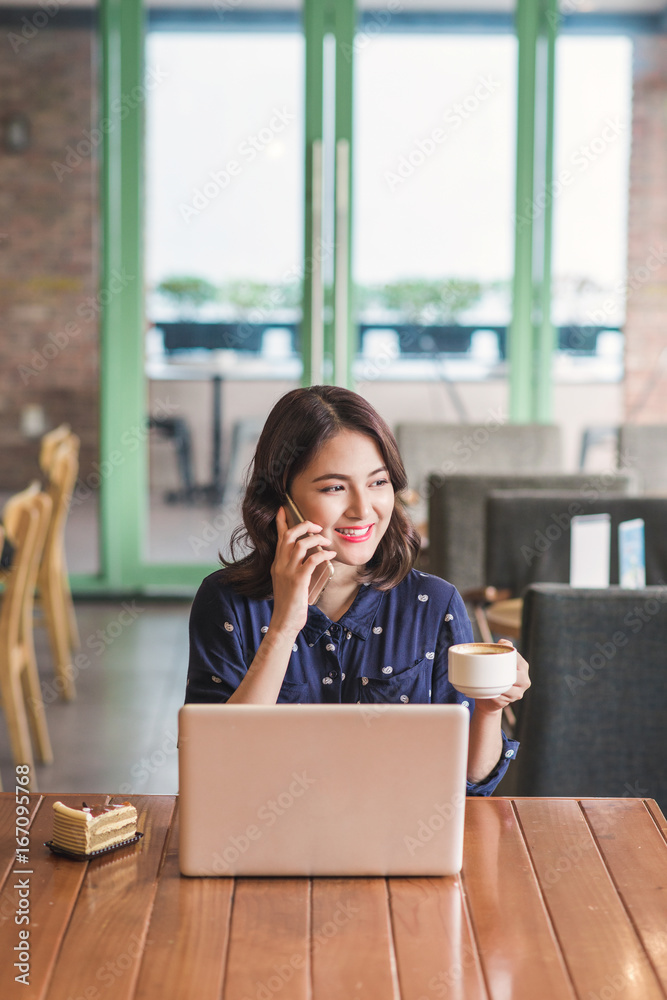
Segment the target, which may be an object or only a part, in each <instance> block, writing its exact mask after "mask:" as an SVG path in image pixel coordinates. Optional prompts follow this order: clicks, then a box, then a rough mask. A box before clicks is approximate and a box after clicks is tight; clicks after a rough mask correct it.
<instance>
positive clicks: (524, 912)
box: [462, 798, 588, 1000]
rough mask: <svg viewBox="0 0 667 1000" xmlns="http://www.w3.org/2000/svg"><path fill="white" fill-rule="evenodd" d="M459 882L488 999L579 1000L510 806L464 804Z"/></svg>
mask: <svg viewBox="0 0 667 1000" xmlns="http://www.w3.org/2000/svg"><path fill="white" fill-rule="evenodd" d="M462 876H463V890H464V893H465V895H466V897H467V898H468V901H469V910H470V914H471V922H472V928H473V933H474V935H475V940H476V944H477V950H478V952H479V955H480V959H481V963H482V968H483V971H484V977H485V981H486V987H487V990H488V993H489V997H490V998H492V1000H507V998H509V997H511V1000H535V998H536V997H539V998H540V1000H574V997H575V993H574V990H573V988H572V984H571V981H570V979H569V976H568V973H567V970H566V967H565V964H564V961H563V956H562V954H561V951H560V948H559V946H558V943H557V941H556V939H555V937H554V934H553V929H552V927H551V922H550V920H549V917H548V914H547V912H546V909H545V907H544V903H543V900H542V896H541V893H540V890H539V887H538V885H537V883H536V881H535V874H534V872H533V868H532V865H531V863H530V858H529V856H528V852H527V849H526V845H525V843H524V840H523V836H522V834H521V830H520V828H519V824H518V823H517V821H516V816H515V814H514V811H513V809H512V803H511V801H510V800H508V799H501V798H497V799H476V798H469V799H468V800H467V802H466V830H465V841H464V846H463V872H462ZM587 1000H588V998H587Z"/></svg>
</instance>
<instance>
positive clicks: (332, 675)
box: [329, 670, 338, 677]
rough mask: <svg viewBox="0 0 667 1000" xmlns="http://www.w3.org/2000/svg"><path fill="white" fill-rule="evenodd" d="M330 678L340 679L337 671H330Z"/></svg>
mask: <svg viewBox="0 0 667 1000" xmlns="http://www.w3.org/2000/svg"><path fill="white" fill-rule="evenodd" d="M329 677H338V671H337V670H330V671H329Z"/></svg>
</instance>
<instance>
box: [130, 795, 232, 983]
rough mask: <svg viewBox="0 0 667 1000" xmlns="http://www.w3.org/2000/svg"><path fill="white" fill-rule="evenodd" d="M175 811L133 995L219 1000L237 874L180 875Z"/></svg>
mask: <svg viewBox="0 0 667 1000" xmlns="http://www.w3.org/2000/svg"><path fill="white" fill-rule="evenodd" d="M177 811H178V810H177V809H176V810H175V813H174V817H173V819H172V823H171V830H170V834H169V843H168V846H167V854H166V858H165V863H164V866H163V869H162V872H161V875H160V881H159V884H158V889H157V893H156V895H155V903H154V906H153V915H152V917H151V922H150V924H149V927H148V934H147V936H146V944H145V947H144V954H143V961H142V964H141V969H140V971H139V980H138V983H137V988H136V990H135V994H134V1000H155V998H156V997H159V998H160V1000H172V998H173V1000H183V998H184V997H190V996H191V997H196V998H197V1000H218V998H219V997H220V996H222V983H223V978H224V972H225V960H226V957H227V945H228V938H229V922H230V916H231V905H232V896H233V892H234V879H231V878H182V877H181V875H180V872H179V868H178V815H177Z"/></svg>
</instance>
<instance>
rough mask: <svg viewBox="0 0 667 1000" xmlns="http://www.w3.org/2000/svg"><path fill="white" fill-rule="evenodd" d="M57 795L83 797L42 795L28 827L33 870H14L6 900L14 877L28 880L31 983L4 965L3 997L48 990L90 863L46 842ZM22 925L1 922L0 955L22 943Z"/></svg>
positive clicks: (67, 799)
mask: <svg viewBox="0 0 667 1000" xmlns="http://www.w3.org/2000/svg"><path fill="white" fill-rule="evenodd" d="M56 799H59V800H60V801H61V802H64V803H65V805H68V806H74V807H79V806H80V805H81V800H82V796H81V795H80V794H77V795H73V794H72V795H59V796H56V795H51V796H48V797H46V798H44V799H42V801H41V804H40V808H39V810H38V812H37V814H36V816H35V817H34V818H33V821H32V824H31V826H30V855H29V857H30V864H29V865H28V866H27V870H30V871H31V874H29V875H23V876H20V875H14V876H13V877H12V878H11V879H9V880H8V882H7V884H6V886H5V890H4V892H3V905H4V901H5V899H7V900H9V899H11V898H12V896H13V898H14V904H16V890H15V889H13V884H14V882H15V881H17V880H19V879H21V881H27V882H28V883H29V892H30V895H29V901H30V910H29V918H30V922H29V924H27V925H25V927H24V928H23V929H27V930H29V932H30V938H29V941H30V948H29V953H30V963H29V964H30V973H29V985H28V986H25V985H23V984H21V983H16V982H15V980H14V974H15V972H16V970H15V969H10V968H9V967H8V966H7V965H3V966H0V996H3V997H14V996H15V997H17V998H18V997H24V998H26V1000H38V998H40V997H42V996H44V995H45V993H46V990H47V986H48V982H49V979H50V977H51V974H52V972H53V968H54V965H55V962H56V960H57V957H58V954H59V951H60V946H61V943H62V939H63V937H64V934H65V931H66V929H67V925H68V923H69V920H70V917H71V914H72V910H73V908H74V905H75V903H76V900H77V896H78V894H79V891H80V888H81V885H82V883H83V879H84V876H85V874H86V869H87V867H88V864H87V863H86V862H81V863H75V862H72V861H69V860H67V859H66V858H63V857H58V856H57V855H55V854H52V853H51V852H50V851H49V849H48V848H47V847H45V846H44V843H45V841H47V840H50V839H51V836H52V834H53V802H54V801H55V800H56ZM98 800H99V797H98ZM93 801H95V800H94V799H93ZM10 894H11V895H10ZM21 926H22V927H23V925H21ZM18 929H19V928H17V926H16V925H15V924H14V922H13V920H12V921H11V922H8V923H7V924H4V925H2V926H0V955H2V954H11V952H12V950H13V948H14V946H15V945H16V944H17V943H18Z"/></svg>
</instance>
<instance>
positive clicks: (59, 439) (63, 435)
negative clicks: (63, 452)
mask: <svg viewBox="0 0 667 1000" xmlns="http://www.w3.org/2000/svg"><path fill="white" fill-rule="evenodd" d="M71 436H72V429H71V427H70V425H69V424H60V425H59V426H58V427H54V429H53V430H52V431H48V432H47V433H46V434H45V435H44V436H43V437H42V441H41V444H40V449H39V467H40V469H41V470H42V472H43V473H44V476H45V477H46V480H47V482H48V479H49V474H50V470H51V463H52V462H53V458H54V455H55V452H56V449H57V448H58V446H59V445H61V444H62V443H63V441H67V440H68V438H70V437H71Z"/></svg>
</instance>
